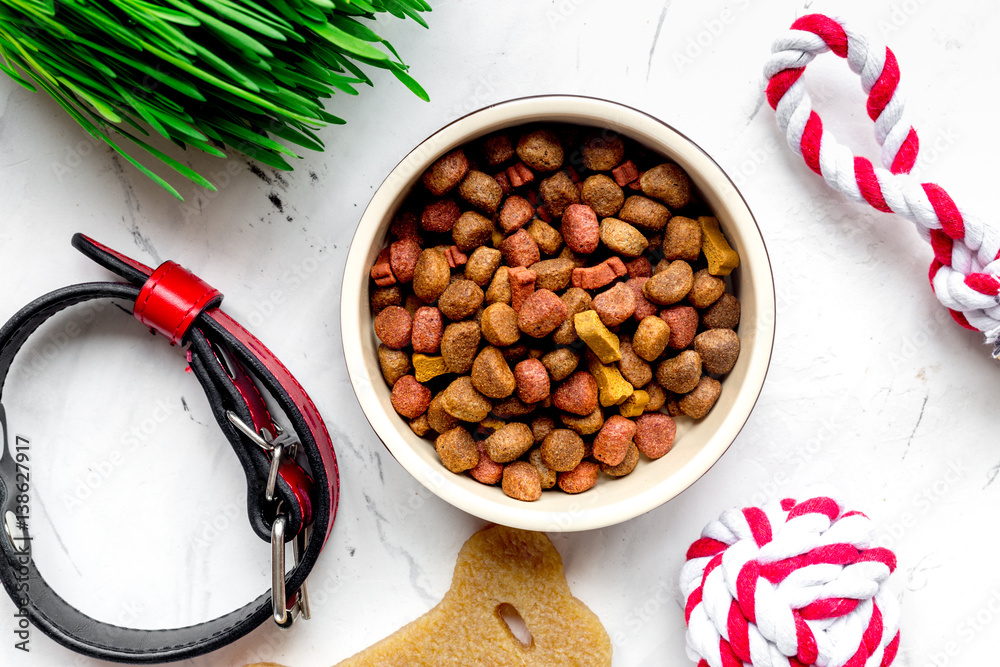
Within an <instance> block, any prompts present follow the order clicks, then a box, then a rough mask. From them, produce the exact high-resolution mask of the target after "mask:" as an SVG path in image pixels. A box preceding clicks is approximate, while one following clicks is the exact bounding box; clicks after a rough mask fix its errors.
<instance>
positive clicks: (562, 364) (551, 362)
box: [541, 347, 580, 382]
mask: <svg viewBox="0 0 1000 667" xmlns="http://www.w3.org/2000/svg"><path fill="white" fill-rule="evenodd" d="M541 361H542V365H543V366H545V368H546V370H548V372H549V375H550V376H551V377H552V379H553V380H555V381H556V382H561V381H563V380H565V379H566V378H568V377H569V375H570V373H572V372H573V371H575V370H576V367H577V366H578V365H579V364H580V355H579V354H577V353H576V352H574V351H573V350H571V349H569V348H568V347H560V348H557V349H555V350H552V351H551V352H548V353H547V354H545V355H544V356H542V358H541Z"/></svg>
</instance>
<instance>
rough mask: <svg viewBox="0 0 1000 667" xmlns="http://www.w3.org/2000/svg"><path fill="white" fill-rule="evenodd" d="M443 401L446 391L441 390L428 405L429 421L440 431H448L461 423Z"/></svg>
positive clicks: (432, 426) (433, 427) (429, 423)
mask: <svg viewBox="0 0 1000 667" xmlns="http://www.w3.org/2000/svg"><path fill="white" fill-rule="evenodd" d="M443 402H444V392H439V393H438V395H437V396H435V397H434V398H432V399H431V404H430V405H429V406H427V423H428V425H430V427H431V428H432V429H434V430H435V431H436V432H438V433H447V432H448V431H450V430H451V429H453V428H455V427H456V426H458V424H459V422H458V420H457V419H455V418H454V417H452V416H451V415H450V414H448V412H447V411H446V410H445V409H444V405H443Z"/></svg>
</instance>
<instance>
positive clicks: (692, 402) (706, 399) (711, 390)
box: [677, 376, 722, 419]
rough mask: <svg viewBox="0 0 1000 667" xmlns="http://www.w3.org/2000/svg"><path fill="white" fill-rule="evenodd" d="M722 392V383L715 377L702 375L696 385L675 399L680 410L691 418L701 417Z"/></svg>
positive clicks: (707, 411)
mask: <svg viewBox="0 0 1000 667" xmlns="http://www.w3.org/2000/svg"><path fill="white" fill-rule="evenodd" d="M720 393H722V384H721V383H720V382H719V381H718V380H715V379H712V378H710V377H707V376H702V378H701V379H700V380H698V385H697V386H696V387H695V388H694V389H692V390H691V392H690V393H688V394H687V395H685V396H681V397H680V399H679V400H678V401H677V407H678V408H680V410H681V412H683V413H684V414H686V415H687V416H688V417H691V418H692V419H701V418H702V417H704V416H705V415H707V414H708V413H709V411H710V410H711V409H712V407H713V406H714V405H715V402H716V401H717V400H719V394H720Z"/></svg>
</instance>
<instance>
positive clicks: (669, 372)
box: [656, 350, 701, 394]
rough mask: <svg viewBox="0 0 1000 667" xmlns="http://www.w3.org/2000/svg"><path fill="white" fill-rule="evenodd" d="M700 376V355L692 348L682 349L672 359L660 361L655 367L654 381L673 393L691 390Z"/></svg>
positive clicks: (683, 392)
mask: <svg viewBox="0 0 1000 667" xmlns="http://www.w3.org/2000/svg"><path fill="white" fill-rule="evenodd" d="M700 378H701V355H700V354H698V353H697V352H695V351H694V350H684V351H683V352H681V353H680V354H678V355H677V356H676V357H674V358H673V359H667V360H666V361H663V362H660V365H659V366H657V367H656V381H657V382H658V383H659V385H660V386H661V387H663V388H664V389H666V390H667V391H672V392H674V393H675V394H686V393H687V392H689V391H691V390H692V389H694V388H695V386H696V385H697V384H698V380H699V379H700Z"/></svg>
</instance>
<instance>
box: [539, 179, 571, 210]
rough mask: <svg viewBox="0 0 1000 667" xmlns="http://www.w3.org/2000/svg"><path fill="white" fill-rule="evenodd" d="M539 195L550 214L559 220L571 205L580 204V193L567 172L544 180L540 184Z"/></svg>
mask: <svg viewBox="0 0 1000 667" xmlns="http://www.w3.org/2000/svg"><path fill="white" fill-rule="evenodd" d="M538 194H539V195H540V196H541V197H542V201H544V202H545V207H546V209H547V210H548V211H549V213H551V214H552V215H554V216H555V217H557V218H560V217H562V214H563V211H565V210H566V207H567V206H569V205H570V204H579V203H580V191H579V190H578V189H577V187H576V184H575V183H573V181H572V180H571V179H570V177H569V176H568V175H567V174H566V172H565V171H558V172H556V173H555V174H553V175H551V176H549V177H548V178H546V179H543V180H542V182H541V183H539V184H538Z"/></svg>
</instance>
